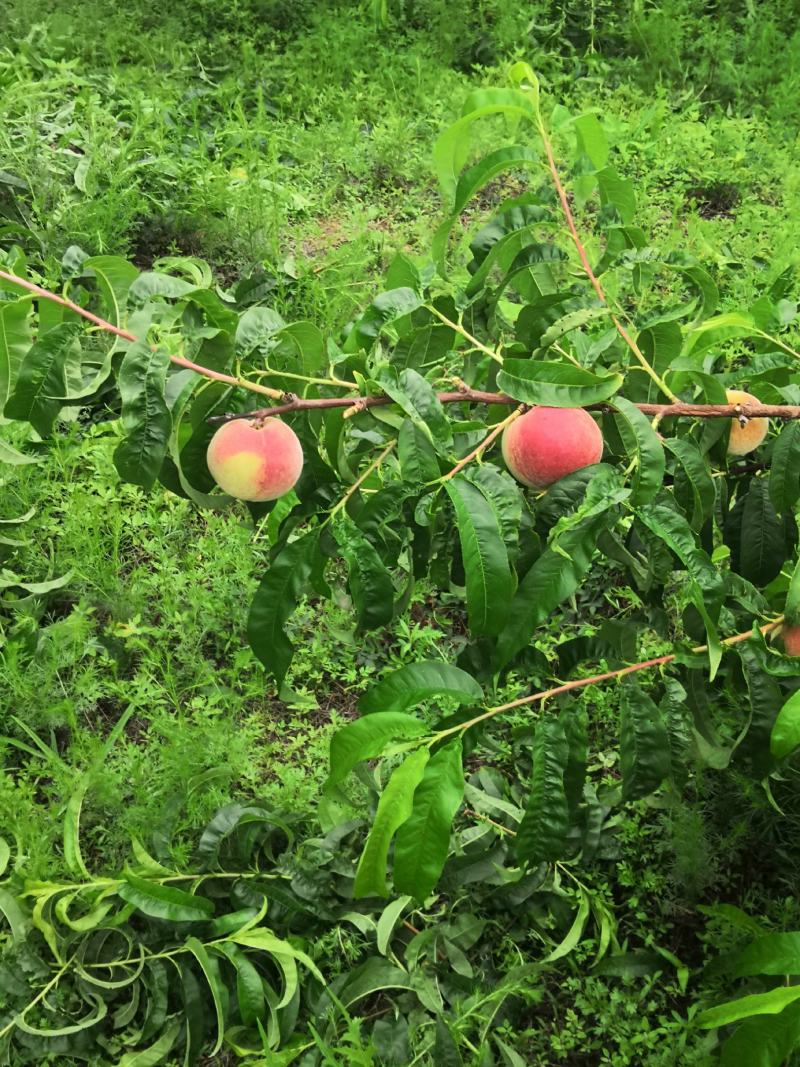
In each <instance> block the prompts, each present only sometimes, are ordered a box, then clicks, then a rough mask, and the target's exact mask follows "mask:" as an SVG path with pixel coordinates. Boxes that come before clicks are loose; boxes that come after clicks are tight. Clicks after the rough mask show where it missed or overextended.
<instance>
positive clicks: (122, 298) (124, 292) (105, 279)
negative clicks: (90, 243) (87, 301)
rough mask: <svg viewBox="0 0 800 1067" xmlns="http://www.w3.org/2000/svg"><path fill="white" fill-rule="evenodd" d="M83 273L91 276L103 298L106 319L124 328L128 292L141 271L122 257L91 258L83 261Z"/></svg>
mask: <svg viewBox="0 0 800 1067" xmlns="http://www.w3.org/2000/svg"><path fill="white" fill-rule="evenodd" d="M81 273H82V274H84V275H86V274H91V275H93V276H94V278H95V279H96V281H97V288H98V289H99V290H100V293H101V295H102V297H103V302H104V304H105V315H106V318H107V319H108V320H109V322H111V323H112V324H113V325H114V326H122V320H123V317H124V309H125V304H126V301H127V296H128V291H129V289H130V287H131V285H132V284H133V283H134V281H135V280H136V278H137V277H138V276H139V271H138V270H137V269H136V267H134V265H133V264H132V263H129V262H128V261H127V260H126V259H123V258H122V256H90V257H89V258H88V259H85V260H84V261H83V264H82V267H81Z"/></svg>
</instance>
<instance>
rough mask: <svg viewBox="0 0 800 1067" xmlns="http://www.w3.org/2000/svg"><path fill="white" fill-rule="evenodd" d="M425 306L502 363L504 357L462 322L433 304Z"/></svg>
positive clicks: (452, 328) (451, 327) (481, 350)
mask: <svg viewBox="0 0 800 1067" xmlns="http://www.w3.org/2000/svg"><path fill="white" fill-rule="evenodd" d="M425 308H426V309H427V310H428V311H430V313H431V314H432V315H435V316H436V318H437V319H439V321H440V322H443V323H444V324H445V326H449V327H450V329H451V330H455V331H456V333H460V334H461V336H462V337H464V338H465V339H466V340H467V341H469V342H470V344H472V345H474V346H475V348H477V349H478V351H479V352H484V353H485V354H486V355H487V356H490V357H491V358H492V359H493V360H495V362H496V363H502V362H503V357H502V356H501V355H500V353H499V352H496V351H495V350H494V349H492V348H489V346H488V345H485V344H484V343H483V342H482V341H479V340H478V338H477V337H473V336H472V334H471V333H468V332H467V331H466V330H465V329H464V327H463V326H462V325H461V323H460V322H453V321H452V319H448V317H447V316H446V315H443V314H442V313H441V311H439V310H438V308H435V307H433V305H432V304H425Z"/></svg>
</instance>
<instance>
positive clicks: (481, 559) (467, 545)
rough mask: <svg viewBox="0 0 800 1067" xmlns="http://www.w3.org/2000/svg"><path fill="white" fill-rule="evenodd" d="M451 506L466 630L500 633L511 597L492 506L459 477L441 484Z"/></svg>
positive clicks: (505, 555) (505, 556) (503, 548)
mask: <svg viewBox="0 0 800 1067" xmlns="http://www.w3.org/2000/svg"><path fill="white" fill-rule="evenodd" d="M445 489H446V490H447V493H448V495H449V497H450V499H451V500H452V502H453V507H454V508H455V512H456V521H457V524H458V536H459V539H460V541H461V553H462V556H463V560H464V573H465V575H466V585H467V611H468V614H469V627H470V630H471V631H472V632H473V633H474V634H488V635H492V634H497V633H499V632H500V630H501V628H502V626H503V622H504V621H505V618H506V614H507V611H508V602H509V600H510V598H511V593H512V588H513V586H512V575H511V568H510V566H509V562H508V551H507V550H506V546H505V542H504V540H503V532H502V527H501V524H500V519H499V517H498V515H497V511H496V510H495V507H494V505H493V504H492V503H491V502H490V501H489V500H488V499H487V498H486V496H485V495H484V494H483V493H482V492H481V491H480V489H478V488H477V487H476V486H475V485H473V484H472V483H471V482H469V481H468V480H467V479H466V478H464V477H462V476H461V475H457V476H456V477H455V478H453V479H452V480H450V481H448V482H446V483H445Z"/></svg>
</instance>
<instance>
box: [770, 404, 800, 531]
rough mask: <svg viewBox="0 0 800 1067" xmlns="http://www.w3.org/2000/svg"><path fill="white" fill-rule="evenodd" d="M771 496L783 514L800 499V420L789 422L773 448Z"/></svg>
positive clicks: (778, 510)
mask: <svg viewBox="0 0 800 1067" xmlns="http://www.w3.org/2000/svg"><path fill="white" fill-rule="evenodd" d="M769 496H770V500H771V501H772V503H773V506H774V507H775V510H776V511H777V512H779V513H780V514H782V515H783V514H785V513H787V512H790V511H791V510H792V508H793V507H794V505H795V504H796V503H797V501H798V499H800V422H797V421H795V422H790V423H787V425H786V426H784V428H783V429H782V430H781V432H780V436H779V437H778V439H777V440H776V442H775V445H774V447H773V449H772V464H771V466H770V472H769Z"/></svg>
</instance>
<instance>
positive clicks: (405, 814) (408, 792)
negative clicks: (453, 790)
mask: <svg viewBox="0 0 800 1067" xmlns="http://www.w3.org/2000/svg"><path fill="white" fill-rule="evenodd" d="M429 758H430V749H428V748H420V749H417V751H416V752H412V753H411V755H410V756H407V757H406V758H405V760H403V762H402V763H401V764H400V765H399V766H398V767H395V769H394V770H393V771H392V774H391V776H390V778H389V781H388V782H387V783H386V788H385V789H384V791H383V793H382V794H381V799H380V801H379V802H378V810H377V811H376V813H375V821H374V822H373V824H372V829H371V830H370V832H369V837H368V838H367V843H366V845H365V846H364V851H363V852H362V854H361V859H360V860H359V862H358V869H357V870H356V879H355V884H354V885H353V896H354V897H369V896H379V897H385V896H387V895H388V888H387V885H386V863H387V859H388V855H389V845H390V844H391V842H392V838H393V837H394V835H395V834H396V833H397V831H398V829H399V828H400V827H401V826H402V825H403V823H404V822H405V821H406V819H408V818H409V817H410V815H411V812H412V811H413V806H414V791H415V789H416V788H417V786H418V785H419V783H420V781H421V779H422V775H423V774H424V772H425V767H426V765H427V763H428V759H429Z"/></svg>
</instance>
